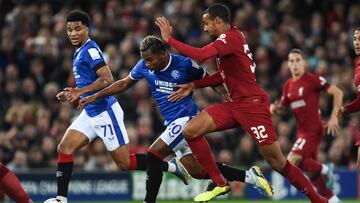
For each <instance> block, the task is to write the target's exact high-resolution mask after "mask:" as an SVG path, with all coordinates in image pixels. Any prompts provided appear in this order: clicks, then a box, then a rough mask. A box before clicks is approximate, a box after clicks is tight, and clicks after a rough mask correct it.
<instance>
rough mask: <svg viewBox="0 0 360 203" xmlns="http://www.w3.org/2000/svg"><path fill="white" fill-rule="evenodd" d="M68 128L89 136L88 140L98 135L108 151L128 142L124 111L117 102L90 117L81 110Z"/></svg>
mask: <svg viewBox="0 0 360 203" xmlns="http://www.w3.org/2000/svg"><path fill="white" fill-rule="evenodd" d="M68 129H74V130H77V131H79V132H81V133H83V134H84V135H86V137H88V138H89V142H91V141H93V140H94V139H95V138H96V137H100V138H101V139H102V140H103V142H104V144H105V146H106V149H107V150H108V151H113V150H115V149H117V148H118V147H120V146H122V145H124V144H127V143H129V138H128V135H127V132H126V128H125V125H124V112H123V110H122V109H121V107H120V105H119V103H118V102H115V103H114V104H113V105H112V106H111V107H110V108H109V109H108V110H107V111H104V112H102V113H101V114H99V115H97V116H94V117H90V116H88V115H87V114H86V112H85V110H83V111H82V112H81V113H80V115H79V116H78V117H77V118H76V119H75V120H74V122H73V123H72V124H71V125H70V126H69V128H68Z"/></svg>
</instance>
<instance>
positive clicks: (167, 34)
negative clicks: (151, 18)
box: [155, 16, 173, 43]
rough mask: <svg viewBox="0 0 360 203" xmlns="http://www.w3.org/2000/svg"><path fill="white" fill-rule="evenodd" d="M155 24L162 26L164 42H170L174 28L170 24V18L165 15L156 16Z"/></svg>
mask: <svg viewBox="0 0 360 203" xmlns="http://www.w3.org/2000/svg"><path fill="white" fill-rule="evenodd" d="M155 24H156V25H157V26H158V27H159V28H160V32H161V38H162V39H163V40H164V42H166V43H167V42H168V41H169V39H170V38H171V37H172V31H173V28H172V26H171V25H170V23H169V21H168V19H166V18H165V17H164V16H162V17H158V18H156V21H155Z"/></svg>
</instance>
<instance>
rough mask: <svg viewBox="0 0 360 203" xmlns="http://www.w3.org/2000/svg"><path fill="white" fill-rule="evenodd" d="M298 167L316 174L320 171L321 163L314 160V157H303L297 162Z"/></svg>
mask: <svg viewBox="0 0 360 203" xmlns="http://www.w3.org/2000/svg"><path fill="white" fill-rule="evenodd" d="M299 168H300V169H301V170H303V171H309V172H313V173H315V174H318V173H320V172H321V169H322V164H320V163H319V162H317V161H315V160H314V159H303V160H302V161H301V162H300V164H299Z"/></svg>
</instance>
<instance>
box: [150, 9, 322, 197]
mask: <svg viewBox="0 0 360 203" xmlns="http://www.w3.org/2000/svg"><path fill="white" fill-rule="evenodd" d="M202 22H203V23H204V31H206V32H208V33H209V34H210V35H211V36H212V37H215V38H216V40H215V41H214V42H212V43H210V44H208V45H206V46H204V47H203V48H195V47H192V46H189V45H187V44H184V43H182V42H180V41H177V40H176V39H174V38H173V37H172V35H171V32H172V27H171V26H170V24H169V22H168V20H167V19H166V18H165V17H159V18H157V19H156V24H157V26H158V27H159V28H160V31H161V36H162V38H163V40H164V41H165V42H167V43H168V44H169V45H170V46H172V47H174V48H175V49H177V50H178V51H179V52H181V53H182V54H184V55H186V56H189V57H191V58H193V59H195V60H198V61H204V60H206V59H210V58H215V57H216V59H217V60H216V61H217V66H218V69H219V70H218V71H217V72H216V73H214V74H213V75H211V76H209V77H206V78H204V79H201V80H197V81H194V82H192V83H188V84H183V85H178V87H180V89H179V90H177V91H176V92H175V93H173V94H172V95H170V96H169V100H170V101H177V100H178V99H180V98H182V97H184V96H186V95H188V94H189V93H190V92H191V91H192V89H194V88H202V87H206V86H214V85H220V84H223V83H224V84H225V86H226V88H227V90H228V92H229V94H230V97H231V99H232V102H226V103H221V104H216V105H213V106H209V107H207V108H206V109H205V110H204V111H202V112H201V113H199V114H197V115H196V116H195V117H194V118H193V119H191V120H190V121H189V123H188V124H187V125H186V127H185V128H184V130H183V135H184V137H185V139H186V140H187V142H188V144H189V147H190V148H191V150H192V152H193V154H194V156H195V157H196V158H197V160H198V161H199V162H200V164H201V165H202V166H203V168H204V169H205V170H206V171H207V173H208V174H209V175H210V177H211V179H212V181H213V182H214V184H216V187H214V189H212V190H209V191H207V192H204V193H201V194H199V195H198V196H197V197H195V199H194V200H195V201H208V200H210V199H212V198H214V197H215V196H218V195H220V194H223V193H226V192H228V191H230V186H229V185H228V182H227V180H226V178H224V176H223V175H222V174H221V173H220V171H219V169H218V167H217V166H216V163H215V160H214V157H213V155H212V153H211V149H210V146H209V144H208V142H207V141H206V139H205V138H204V134H206V133H209V132H214V131H218V130H225V129H229V128H234V127H238V126H242V127H243V128H245V130H246V131H247V132H248V133H249V134H250V135H251V136H252V137H253V139H254V140H255V141H256V142H257V143H258V145H259V147H260V151H261V153H262V154H263V156H264V158H265V160H266V161H267V162H268V163H269V164H270V166H271V167H272V168H273V169H274V170H276V171H278V172H279V173H280V174H282V175H283V176H284V177H286V179H287V180H288V181H289V182H290V183H291V184H292V185H294V186H295V187H296V188H297V189H298V190H299V191H301V192H303V193H304V194H305V195H306V196H308V197H309V198H310V199H311V201H312V202H313V203H324V202H326V201H327V200H326V199H325V198H323V197H321V196H320V195H319V194H318V193H317V192H316V191H315V190H314V188H313V187H312V185H311V183H310V182H309V180H307V178H306V177H305V176H304V175H303V173H302V172H301V170H299V169H298V168H297V167H296V166H294V165H293V164H292V163H290V162H289V161H286V159H285V157H284V155H283V154H282V152H281V150H280V147H279V143H278V142H277V140H276V133H275V129H274V127H273V124H272V118H271V114H270V104H269V98H268V95H267V94H266V93H265V92H264V91H263V90H262V88H261V87H260V86H259V85H258V84H257V83H256V78H255V74H254V72H255V67H256V65H255V63H254V61H253V59H252V54H251V52H250V50H249V46H248V44H247V43H246V41H245V38H244V35H243V33H242V32H241V31H239V30H238V29H237V28H235V27H232V26H231V25H230V11H229V9H228V8H227V7H226V6H224V5H222V4H213V5H211V6H210V7H209V8H208V9H207V10H205V12H204V14H203V16H202Z"/></svg>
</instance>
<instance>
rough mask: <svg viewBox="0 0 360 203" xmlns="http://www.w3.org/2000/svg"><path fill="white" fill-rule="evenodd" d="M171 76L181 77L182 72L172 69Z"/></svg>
mask: <svg viewBox="0 0 360 203" xmlns="http://www.w3.org/2000/svg"><path fill="white" fill-rule="evenodd" d="M171 76H172V77H173V78H174V79H179V77H180V73H179V71H178V70H173V71H171Z"/></svg>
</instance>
